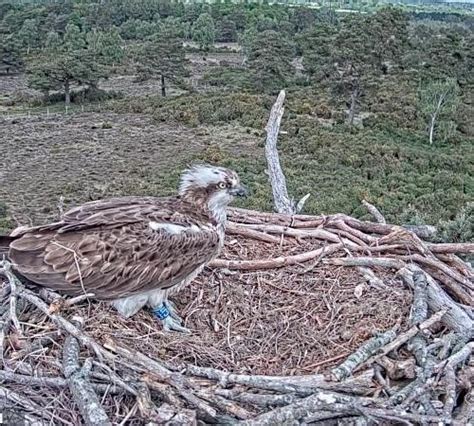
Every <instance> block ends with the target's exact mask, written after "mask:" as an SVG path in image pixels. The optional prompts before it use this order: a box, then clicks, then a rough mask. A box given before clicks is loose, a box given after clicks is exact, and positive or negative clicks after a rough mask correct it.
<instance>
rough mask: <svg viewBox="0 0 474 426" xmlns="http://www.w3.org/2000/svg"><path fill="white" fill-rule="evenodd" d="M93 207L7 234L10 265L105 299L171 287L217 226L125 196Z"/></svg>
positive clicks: (191, 267)
mask: <svg viewBox="0 0 474 426" xmlns="http://www.w3.org/2000/svg"><path fill="white" fill-rule="evenodd" d="M124 200H125V199H124ZM145 200H147V199H145ZM96 207H98V208H95V209H94V208H93V207H92V208H90V209H89V211H87V213H86V212H84V210H82V212H81V211H76V212H75V213H74V211H72V212H70V213H67V214H66V216H65V218H64V221H63V222H61V223H58V224H54V225H52V226H51V227H50V228H48V226H45V227H41V228H36V229H34V230H32V231H31V232H27V233H25V234H23V235H22V236H21V238H19V239H17V240H15V241H13V242H12V243H11V244H10V252H9V258H10V259H11V260H12V262H13V263H14V264H15V268H16V270H17V271H18V272H20V274H22V275H23V276H25V277H26V278H28V279H30V280H31V281H33V282H36V283H37V284H40V285H43V286H45V287H49V288H52V289H55V290H58V291H61V292H63V293H66V294H71V295H79V294H83V293H84V292H86V293H94V295H95V298H97V299H102V300H112V299H117V298H121V297H126V296H129V295H133V294H137V293H142V292H145V291H149V290H153V289H158V288H169V287H172V286H174V285H176V284H178V283H180V282H181V281H182V280H183V279H185V278H186V277H188V276H189V275H191V274H192V273H193V272H194V271H195V270H196V269H198V268H200V267H202V266H203V265H204V264H206V263H207V262H209V261H210V260H212V259H213V258H214V257H215V256H216V255H217V252H218V250H219V234H218V233H217V231H216V229H215V228H214V227H213V226H212V225H211V224H210V223H208V222H207V221H205V218H202V217H201V218H200V217H196V216H192V215H187V214H183V213H178V212H177V211H176V209H173V206H172V205H170V206H160V208H157V206H156V205H155V204H153V203H152V202H150V203H149V204H148V203H147V202H143V203H138V204H137V203H130V199H129V200H128V204H127V203H126V202H123V203H120V202H119V203H114V202H112V204H110V205H109V206H105V205H104V204H97V206H96Z"/></svg>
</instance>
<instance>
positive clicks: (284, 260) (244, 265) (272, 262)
mask: <svg viewBox="0 0 474 426" xmlns="http://www.w3.org/2000/svg"><path fill="white" fill-rule="evenodd" d="M341 247H342V244H332V245H330V246H327V247H323V248H320V249H317V250H312V251H309V252H306V253H302V254H296V255H294V256H287V257H285V256H280V257H276V258H274V259H264V260H224V259H216V260H213V261H212V262H211V263H210V264H209V266H211V267H214V268H227V269H240V270H246V271H256V270H259V269H274V268H282V267H284V266H291V265H295V264H298V263H304V262H307V261H309V260H313V259H315V258H317V257H319V256H320V255H321V254H324V255H326V256H327V255H329V254H332V253H334V252H336V251H337V250H339V249H340V248H341Z"/></svg>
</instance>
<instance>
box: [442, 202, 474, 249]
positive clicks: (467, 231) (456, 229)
mask: <svg viewBox="0 0 474 426" xmlns="http://www.w3.org/2000/svg"><path fill="white" fill-rule="evenodd" d="M438 228H439V232H440V239H441V241H452V242H456V243H458V242H459V243H462V242H466V243H468V242H472V241H473V240H474V203H473V202H470V203H467V204H466V205H465V206H463V207H462V208H461V209H460V210H459V212H457V213H456V215H455V216H454V217H453V218H452V219H451V220H442V221H440V222H439V225H438Z"/></svg>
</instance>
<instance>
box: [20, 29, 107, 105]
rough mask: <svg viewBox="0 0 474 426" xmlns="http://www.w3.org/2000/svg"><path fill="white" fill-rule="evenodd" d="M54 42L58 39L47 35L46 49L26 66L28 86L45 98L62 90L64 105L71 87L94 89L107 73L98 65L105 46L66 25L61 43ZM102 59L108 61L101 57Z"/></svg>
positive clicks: (52, 34) (52, 35)
mask: <svg viewBox="0 0 474 426" xmlns="http://www.w3.org/2000/svg"><path fill="white" fill-rule="evenodd" d="M96 35H97V34H96ZM58 40H59V35H55V34H54V33H53V32H49V33H48V38H47V47H46V48H44V49H43V50H42V51H41V52H40V53H38V54H37V55H36V56H35V57H34V58H32V59H31V60H30V61H29V63H28V64H27V74H28V84H29V85H30V87H32V88H34V89H37V90H41V91H42V92H44V93H45V94H47V93H48V92H49V91H50V90H58V89H62V90H63V91H64V96H65V102H66V104H67V105H68V104H69V103H70V101H71V84H73V83H77V84H85V85H88V86H93V87H95V86H96V85H97V82H98V81H99V79H100V78H103V77H105V76H106V75H107V69H106V68H104V67H103V66H101V63H100V59H101V50H100V49H103V48H104V49H105V47H104V46H106V45H100V43H99V42H98V37H95V36H89V37H86V35H85V34H84V33H83V32H81V31H80V30H79V28H78V27H77V26H76V25H74V24H68V25H67V27H66V32H65V34H64V36H63V38H62V40H61V42H59V41H58ZM107 47H108V48H110V46H107ZM106 51H107V50H104V52H106ZM104 58H105V59H109V58H108V57H107V56H102V59H104Z"/></svg>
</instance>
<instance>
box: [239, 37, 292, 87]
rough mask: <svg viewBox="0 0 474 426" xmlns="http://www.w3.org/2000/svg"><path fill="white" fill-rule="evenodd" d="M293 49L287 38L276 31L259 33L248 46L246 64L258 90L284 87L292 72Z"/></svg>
mask: <svg viewBox="0 0 474 426" xmlns="http://www.w3.org/2000/svg"><path fill="white" fill-rule="evenodd" d="M293 52H294V50H293V48H292V45H291V44H290V43H289V42H288V40H287V39H286V38H284V37H282V36H281V34H279V33H277V32H276V31H272V30H268V31H264V32H262V33H259V34H258V35H257V36H256V37H255V38H254V39H253V42H252V44H251V46H250V52H249V56H248V61H247V66H248V68H249V70H250V72H251V73H252V80H253V82H254V86H255V88H256V89H257V90H259V91H267V90H268V91H275V90H279V89H281V88H283V87H285V86H286V85H287V84H288V81H289V79H290V77H291V76H292V74H293V67H292V65H291V61H292V58H293V56H294V54H293Z"/></svg>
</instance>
